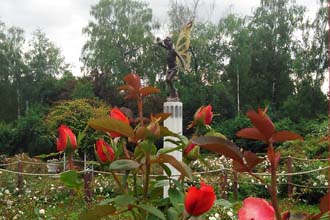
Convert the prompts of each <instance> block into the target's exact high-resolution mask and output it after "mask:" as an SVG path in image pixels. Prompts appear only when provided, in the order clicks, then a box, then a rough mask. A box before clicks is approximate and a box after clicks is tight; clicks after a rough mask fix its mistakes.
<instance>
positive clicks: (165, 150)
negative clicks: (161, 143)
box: [157, 146, 182, 155]
mask: <svg viewBox="0 0 330 220" xmlns="http://www.w3.org/2000/svg"><path fill="white" fill-rule="evenodd" d="M177 150H182V146H177V147H163V148H161V149H159V150H158V152H157V154H158V155H159V154H167V153H170V152H173V151H177Z"/></svg>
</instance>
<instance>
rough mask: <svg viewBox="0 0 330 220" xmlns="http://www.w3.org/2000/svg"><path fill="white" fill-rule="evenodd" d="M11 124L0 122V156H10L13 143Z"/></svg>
mask: <svg viewBox="0 0 330 220" xmlns="http://www.w3.org/2000/svg"><path fill="white" fill-rule="evenodd" d="M14 136H15V134H14V129H13V126H12V124H9V123H8V124H7V123H4V122H0V154H11V153H12V152H11V151H12V149H13V141H14Z"/></svg>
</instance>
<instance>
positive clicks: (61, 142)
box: [57, 125, 77, 151]
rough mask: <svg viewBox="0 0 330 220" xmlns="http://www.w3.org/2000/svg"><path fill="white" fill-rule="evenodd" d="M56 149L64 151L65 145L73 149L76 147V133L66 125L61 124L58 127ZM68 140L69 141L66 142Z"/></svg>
mask: <svg viewBox="0 0 330 220" xmlns="http://www.w3.org/2000/svg"><path fill="white" fill-rule="evenodd" d="M58 135H59V137H58V138H57V150H58V151H64V150H65V149H66V147H68V146H69V147H71V148H72V149H73V150H75V149H76V148H77V140H76V135H75V134H74V133H73V132H72V131H71V129H70V128H69V127H68V126H66V125H61V126H60V127H59V128H58ZM68 140H69V142H68Z"/></svg>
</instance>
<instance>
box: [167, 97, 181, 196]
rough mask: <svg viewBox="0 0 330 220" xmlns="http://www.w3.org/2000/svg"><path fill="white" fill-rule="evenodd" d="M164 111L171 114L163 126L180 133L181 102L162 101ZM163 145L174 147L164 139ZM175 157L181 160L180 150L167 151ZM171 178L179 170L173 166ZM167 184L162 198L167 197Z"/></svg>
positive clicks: (177, 174) (174, 176) (177, 173)
mask: <svg viewBox="0 0 330 220" xmlns="http://www.w3.org/2000/svg"><path fill="white" fill-rule="evenodd" d="M164 112H166V113H171V114H172V115H171V116H170V117H169V118H167V119H166V120H165V121H164V126H165V127H167V128H168V129H169V130H170V131H172V132H174V133H176V134H182V102H179V101H168V102H165V103H164ZM166 139H172V140H175V139H176V138H175V137H166ZM164 147H176V145H174V144H173V143H170V142H166V141H164ZM168 154H169V155H172V156H173V157H175V158H176V159H177V160H178V161H182V152H181V151H173V152H170V153H168ZM169 168H170V170H171V173H172V175H173V177H172V178H178V176H179V174H180V172H179V171H177V170H176V169H175V168H174V167H172V166H169ZM168 189H169V186H165V187H164V198H166V197H168Z"/></svg>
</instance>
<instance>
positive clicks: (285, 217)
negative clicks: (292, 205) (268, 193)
mask: <svg viewBox="0 0 330 220" xmlns="http://www.w3.org/2000/svg"><path fill="white" fill-rule="evenodd" d="M282 220H290V211H286V212H284V213H283V214H282Z"/></svg>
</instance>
